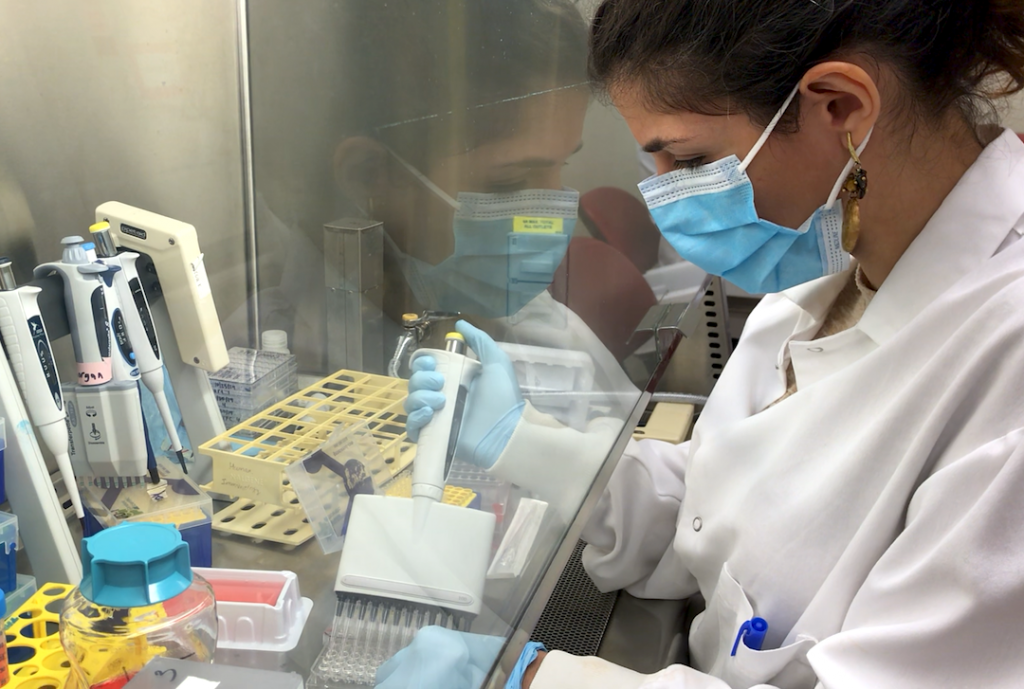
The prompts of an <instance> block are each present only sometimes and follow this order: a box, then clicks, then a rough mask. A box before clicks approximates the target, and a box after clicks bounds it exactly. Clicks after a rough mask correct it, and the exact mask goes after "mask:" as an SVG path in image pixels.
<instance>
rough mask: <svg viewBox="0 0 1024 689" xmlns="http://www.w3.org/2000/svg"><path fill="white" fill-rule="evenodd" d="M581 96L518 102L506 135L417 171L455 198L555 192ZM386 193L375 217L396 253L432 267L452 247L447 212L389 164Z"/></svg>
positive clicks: (577, 132)
mask: <svg viewBox="0 0 1024 689" xmlns="http://www.w3.org/2000/svg"><path fill="white" fill-rule="evenodd" d="M588 98H589V97H588V94H587V93H586V92H585V91H583V90H581V89H573V90H566V91H553V92H551V93H546V94H543V95H539V96H534V97H531V98H528V99H525V100H523V101H521V102H520V103H519V107H518V108H517V117H516V119H515V122H514V125H513V126H512V127H510V129H511V130H512V131H511V134H510V135H509V136H508V137H506V138H503V139H500V140H495V141H492V142H488V143H485V144H483V145H481V146H478V147H477V148H475V149H473V150H471V151H469V152H466V153H461V154H459V155H454V156H450V157H445V158H441V159H438V160H436V161H434V162H433V163H432V164H430V165H429V166H426V169H424V170H422V172H423V174H425V175H426V176H427V177H428V178H429V179H430V180H431V181H432V182H434V184H436V185H438V186H439V187H440V188H441V189H443V190H444V191H445V192H446V193H447V194H448V195H449V196H451V197H453V198H455V197H456V196H457V195H458V193H459V192H482V193H507V192H513V191H519V190H522V189H561V188H562V168H563V167H564V166H565V164H566V162H567V161H568V159H569V157H570V156H571V155H572V154H573V153H575V152H576V151H578V150H579V148H580V146H581V141H580V137H581V135H582V133H583V119H584V116H585V115H586V110H587V103H588ZM389 178H390V179H391V180H392V182H393V183H392V184H391V188H390V190H389V192H388V198H387V199H386V203H385V205H384V207H383V208H382V209H381V210H382V211H383V212H381V213H378V217H379V219H380V220H382V221H383V222H384V227H385V229H386V230H387V232H388V234H389V236H391V238H392V239H394V240H395V242H396V243H397V244H398V245H399V248H400V249H402V251H404V252H406V253H409V254H411V255H413V256H416V257H417V258H420V259H422V260H424V261H427V262H428V263H433V264H436V263H439V262H440V261H442V260H443V259H444V258H446V257H448V256H450V255H451V253H452V251H453V249H454V241H453V237H452V215H453V210H452V208H451V206H449V205H448V204H446V203H445V202H444V201H442V200H441V199H440V198H438V197H437V196H436V195H435V194H433V193H432V192H430V191H429V190H428V189H427V188H426V187H425V186H424V185H423V184H421V183H419V182H418V181H416V180H415V179H414V178H413V177H412V175H411V174H410V173H409V172H408V171H406V170H405V169H404V168H403V167H402V166H401V165H400V164H398V163H397V162H396V161H394V160H392V161H390V163H389Z"/></svg>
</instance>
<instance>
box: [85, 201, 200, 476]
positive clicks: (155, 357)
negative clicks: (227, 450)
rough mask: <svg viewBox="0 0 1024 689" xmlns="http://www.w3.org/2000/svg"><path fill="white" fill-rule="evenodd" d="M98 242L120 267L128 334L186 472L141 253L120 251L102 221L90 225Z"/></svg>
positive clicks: (106, 260)
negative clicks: (138, 265) (145, 287)
mask: <svg viewBox="0 0 1024 689" xmlns="http://www.w3.org/2000/svg"><path fill="white" fill-rule="evenodd" d="M89 232H90V234H91V235H92V239H93V241H94V242H95V244H96V253H97V255H98V257H99V260H100V261H101V262H102V263H103V264H105V265H107V266H110V267H117V268H119V269H120V270H119V271H118V272H117V273H116V274H115V275H114V288H115V290H116V292H117V296H118V298H119V300H120V303H121V306H122V308H123V310H124V317H125V323H126V325H127V329H128V337H129V339H130V340H131V342H132V345H133V348H134V350H135V362H136V364H138V370H139V371H140V373H141V377H142V383H143V384H144V385H145V386H146V387H147V388H148V389H149V391H150V392H151V393H153V399H154V400H156V407H157V410H158V411H159V412H160V418H161V419H163V422H164V427H165V428H166V429H167V437H168V439H169V440H170V443H171V450H173V451H174V453H175V454H176V455H177V456H178V463H179V464H181V469H182V471H184V472H185V473H186V474H187V473H188V468H187V467H186V466H185V455H184V451H183V449H182V446H181V440H180V438H179V437H178V429H177V426H176V425H175V423H174V418H173V416H171V406H170V404H169V403H168V401H167V395H166V394H165V392H164V363H163V359H162V357H161V354H160V341H159V339H158V337H157V333H156V327H155V326H154V325H153V317H152V315H151V313H150V310H149V301H148V300H147V299H146V292H145V290H143V288H142V281H141V280H140V279H139V273H138V271H137V270H136V267H135V262H136V260H138V258H139V255H138V254H137V253H134V252H131V251H125V252H123V253H120V254H119V253H117V248H116V247H115V246H114V240H113V237H112V236H111V234H110V223H108V222H106V221H101V222H98V223H96V224H94V225H92V226H91V227H90V228H89Z"/></svg>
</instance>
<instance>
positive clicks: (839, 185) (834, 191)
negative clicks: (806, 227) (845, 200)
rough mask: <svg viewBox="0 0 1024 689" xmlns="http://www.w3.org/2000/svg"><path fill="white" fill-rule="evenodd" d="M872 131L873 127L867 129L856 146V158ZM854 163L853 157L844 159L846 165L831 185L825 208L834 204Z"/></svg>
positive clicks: (865, 146) (829, 207)
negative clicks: (866, 132)
mask: <svg viewBox="0 0 1024 689" xmlns="http://www.w3.org/2000/svg"><path fill="white" fill-rule="evenodd" d="M873 131H875V128H874V127H872V128H871V129H869V130H868V134H867V136H865V137H864V140H863V141H861V142H860V146H858V147H857V157H858V158H859V157H860V154H861V153H863V152H864V149H865V148H867V146H868V141H870V140H871V132H873ZM855 164H856V163H855V162H854V161H853V158H850V160H848V161H846V165H845V166H844V167H843V174H841V175H839V180H838V181H837V182H836V185H835V186H834V187H832V193H831V194H829V197H828V203H826V204H825V210H827V211H830V210H832V206H834V205H836V199H838V198H839V192H841V191H842V190H843V183H844V182H845V181H846V178H847V177H849V176H850V171H851V170H853V166H854V165H855Z"/></svg>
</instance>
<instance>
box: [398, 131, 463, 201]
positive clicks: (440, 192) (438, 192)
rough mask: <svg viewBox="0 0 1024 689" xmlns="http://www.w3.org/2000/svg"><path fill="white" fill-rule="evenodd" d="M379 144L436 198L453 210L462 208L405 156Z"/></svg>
mask: <svg viewBox="0 0 1024 689" xmlns="http://www.w3.org/2000/svg"><path fill="white" fill-rule="evenodd" d="M381 146H383V147H384V149H385V150H386V151H387V152H388V153H390V154H391V155H393V156H394V157H395V160H397V161H398V162H399V163H401V164H402V167H404V168H405V169H406V170H408V171H409V174H411V175H412V176H413V177H415V178H416V179H417V180H419V182H420V184H422V185H423V186H425V187H426V188H427V189H429V190H430V191H432V192H433V193H434V194H436V195H437V197H438V198H440V199H441V200H442V201H444V202H445V203H447V204H448V205H449V206H451V207H452V208H454V209H455V210H459V209H460V208H462V204H461V203H459V202H458V201H456V200H455V199H453V198H452V197H451V196H449V195H448V194H447V193H446V192H445V191H444V189H442V188H441V187H439V186H437V185H436V184H434V183H433V182H431V181H430V180H429V179H427V176H426V175H424V174H423V173H422V172H420V171H419V170H417V169H416V168H415V167H413V166H412V164H411V163H408V162H406V160H405V158H403V157H402V156H400V155H398V154H397V153H395V151H394V150H393V149H392V148H391V147H390V146H388V145H387V144H381Z"/></svg>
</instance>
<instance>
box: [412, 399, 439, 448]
mask: <svg viewBox="0 0 1024 689" xmlns="http://www.w3.org/2000/svg"><path fill="white" fill-rule="evenodd" d="M432 418H434V410H433V409H431V408H430V407H423V408H422V409H417V410H416V411H414V412H410V413H409V415H408V416H406V417H405V436H406V437H407V438H408V439H409V440H410V441H411V442H414V443H418V442H419V440H420V431H422V430H423V427H424V426H426V425H427V424H428V423H430V420H431V419H432Z"/></svg>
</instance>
